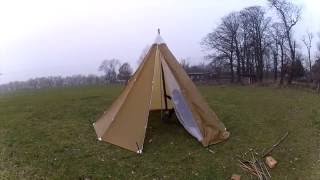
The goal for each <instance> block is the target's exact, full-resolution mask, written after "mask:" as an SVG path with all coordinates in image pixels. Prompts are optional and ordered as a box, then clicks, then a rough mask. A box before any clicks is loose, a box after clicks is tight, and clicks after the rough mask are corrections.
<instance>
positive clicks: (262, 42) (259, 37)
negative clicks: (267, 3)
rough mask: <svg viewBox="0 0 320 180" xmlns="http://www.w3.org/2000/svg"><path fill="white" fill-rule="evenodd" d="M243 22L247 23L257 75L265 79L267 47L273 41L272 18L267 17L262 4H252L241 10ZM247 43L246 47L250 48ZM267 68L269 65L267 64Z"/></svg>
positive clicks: (260, 78)
mask: <svg viewBox="0 0 320 180" xmlns="http://www.w3.org/2000/svg"><path fill="white" fill-rule="evenodd" d="M241 17H242V19H244V20H242V22H245V23H246V31H248V32H247V35H248V36H249V45H250V46H251V47H250V46H249V47H250V48H251V49H252V52H251V53H252V54H253V56H254V60H255V62H254V64H255V66H256V68H255V69H256V75H257V77H258V80H259V81H260V82H261V81H262V80H263V71H264V66H265V61H264V55H265V54H266V50H267V47H268V46H269V44H270V43H271V41H270V38H269V37H268V33H269V30H268V28H269V27H270V21H271V19H270V18H266V17H265V11H264V10H263V8H262V7H261V6H252V7H248V8H245V9H244V10H242V11H241ZM249 47H248V44H246V48H249ZM266 68H267V66H266Z"/></svg>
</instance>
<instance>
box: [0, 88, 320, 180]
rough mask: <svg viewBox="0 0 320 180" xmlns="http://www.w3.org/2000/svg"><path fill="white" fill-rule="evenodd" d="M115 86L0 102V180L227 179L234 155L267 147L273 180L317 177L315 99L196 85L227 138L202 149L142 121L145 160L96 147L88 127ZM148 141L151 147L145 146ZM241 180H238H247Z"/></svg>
mask: <svg viewBox="0 0 320 180" xmlns="http://www.w3.org/2000/svg"><path fill="white" fill-rule="evenodd" d="M121 88H122V87H120V86H115V87H81V88H66V89H50V90H41V91H32V92H16V93H10V94H5V95H1V96H0V179H83V178H86V177H89V178H91V179H226V178H228V177H230V176H231V175H232V174H233V173H238V174H242V175H245V173H244V172H243V171H242V170H241V169H240V168H239V167H238V165H237V161H236V157H235V156H236V155H237V154H240V153H241V152H245V151H247V150H248V148H256V149H259V150H262V149H263V148H268V147H270V146H271V145H272V144H274V143H275V141H276V140H277V139H278V138H279V137H281V136H282V135H283V134H284V133H285V132H286V131H289V132H290V134H289V136H288V138H287V139H286V140H285V141H284V142H283V143H282V144H281V145H280V147H279V148H277V149H275V150H274V152H273V153H272V155H273V156H274V158H275V159H277V160H278V161H279V164H278V166H277V167H276V168H275V169H274V170H272V172H271V174H272V176H273V179H281V180H282V179H290V180H291V179H320V96H319V95H316V94H313V93H310V92H304V91H299V90H294V89H279V88H273V87H238V86H217V87H212V86H201V87H200V90H201V92H202V94H203V95H204V96H205V98H206V99H207V101H208V103H209V105H210V106H211V107H212V108H213V109H214V111H215V112H216V113H217V114H218V116H219V117H220V119H221V120H222V121H223V122H224V123H225V125H226V127H227V128H228V129H229V131H230V132H231V136H230V139H229V140H228V141H226V142H224V143H220V144H217V145H212V146H210V147H209V148H210V149H211V151H213V152H214V153H211V152H210V151H209V149H208V148H204V147H202V146H201V144H200V143H199V142H197V141H196V140H195V139H194V138H192V137H191V136H190V135H189V134H188V133H187V132H186V131H185V130H184V129H183V128H182V127H181V125H179V123H177V121H174V120H175V119H174V120H173V122H172V123H170V124H165V123H162V122H161V121H160V114H159V113H157V112H152V113H151V114H150V116H149V127H148V129H147V136H146V141H145V142H146V143H145V145H144V154H143V155H142V156H138V155H136V154H135V153H132V152H129V151H127V150H124V149H122V148H119V147H117V146H114V145H111V144H108V143H104V142H98V141H97V140H96V135H95V132H94V130H93V128H92V125H91V124H92V123H93V122H94V121H95V120H96V118H97V117H99V115H100V114H101V113H102V112H103V111H104V110H105V109H107V108H108V107H109V106H110V104H111V103H112V101H113V100H114V99H115V98H116V97H117V96H118V95H119V93H120V89H121ZM150 139H152V142H149V140H150ZM248 178H249V177H248V176H245V177H244V179H248Z"/></svg>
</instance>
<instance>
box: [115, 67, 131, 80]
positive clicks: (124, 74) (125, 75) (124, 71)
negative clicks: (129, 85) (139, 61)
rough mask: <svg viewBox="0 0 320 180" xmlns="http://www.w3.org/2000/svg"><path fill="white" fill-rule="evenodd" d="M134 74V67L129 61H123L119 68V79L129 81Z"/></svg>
mask: <svg viewBox="0 0 320 180" xmlns="http://www.w3.org/2000/svg"><path fill="white" fill-rule="evenodd" d="M131 75H132V68H131V66H130V64H129V63H127V62H125V63H123V64H122V65H121V66H120V68H119V74H118V79H120V80H125V81H128V80H129V79H130V76H131Z"/></svg>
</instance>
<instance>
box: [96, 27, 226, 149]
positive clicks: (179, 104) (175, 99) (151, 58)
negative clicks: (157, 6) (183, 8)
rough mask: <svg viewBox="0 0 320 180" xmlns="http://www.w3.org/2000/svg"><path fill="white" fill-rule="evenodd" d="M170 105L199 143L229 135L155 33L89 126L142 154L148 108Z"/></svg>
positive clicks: (114, 141) (206, 144)
mask: <svg viewBox="0 0 320 180" xmlns="http://www.w3.org/2000/svg"><path fill="white" fill-rule="evenodd" d="M170 108H174V111H175V113H176V116H177V118H178V120H179V122H180V123H181V124H182V125H183V127H184V128H185V129H186V130H187V131H188V132H189V133H190V134H191V135H192V136H193V137H195V138H196V139H197V140H198V141H199V142H201V143H202V145H203V146H208V145H210V144H215V143H218V142H221V141H223V140H225V139H227V138H228V137H229V133H228V132H227V131H226V128H225V126H224V125H223V123H222V122H221V121H220V120H219V119H218V117H217V116H216V114H215V113H214V112H213V111H212V110H211V109H210V107H209V106H208V104H207V103H206V102H205V100H204V98H203V97H202V96H201V95H200V93H199V92H198V90H197V88H196V86H195V85H194V84H193V82H192V81H191V80H190V78H189V77H188V75H187V73H186V72H185V71H184V69H183V68H182V67H181V65H180V64H179V63H178V61H177V60H176V58H175V57H174V56H173V54H172V53H171V51H170V50H169V49H168V47H167V45H166V44H165V43H164V41H163V40H162V38H161V37H160V32H159V34H158V36H157V38H156V41H155V43H154V44H153V45H152V46H151V48H150V49H149V51H148V53H147V55H146V56H145V57H144V59H143V61H142V63H141V64H140V66H139V67H138V69H137V71H136V72H135V73H134V74H133V76H132V78H131V79H130V80H129V82H128V83H127V85H126V87H125V88H124V89H123V91H122V93H121V94H120V96H119V97H118V98H117V99H116V100H115V101H114V102H113V104H112V105H111V107H110V108H109V110H108V111H106V112H105V113H104V114H103V115H102V116H101V118H100V119H98V121H97V122H96V123H94V124H93V125H94V129H95V131H96V134H97V137H98V139H99V140H100V141H106V142H109V143H112V144H115V145H118V146H120V147H123V148H126V149H128V150H131V151H134V152H137V153H142V149H143V143H144V139H145V134H146V129H147V125H148V116H149V111H150V110H167V109H170Z"/></svg>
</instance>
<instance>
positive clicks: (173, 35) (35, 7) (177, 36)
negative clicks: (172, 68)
mask: <svg viewBox="0 0 320 180" xmlns="http://www.w3.org/2000/svg"><path fill="white" fill-rule="evenodd" d="M294 2H296V3H297V4H299V5H301V6H303V16H302V20H301V22H300V23H299V24H298V26H297V27H296V29H295V31H296V32H297V37H298V38H297V39H298V40H300V39H301V37H300V36H301V35H302V33H303V32H305V31H306V29H309V30H310V31H313V32H314V33H316V32H319V30H320V23H319V19H320V11H319V7H320V1H319V0H304V1H303V0H294ZM253 5H262V6H265V7H266V10H269V8H268V5H267V1H266V0H193V1H191V0H175V1H173V0H159V1H151V0H114V1H107V0H88V1H81V0H54V1H47V0H39V1H37V0H28V1H26V0H21V1H15V0H10V1H9V0H0V73H1V74H2V75H1V76H0V84H1V83H6V82H9V81H16V80H27V79H29V78H34V77H40V76H56V75H62V76H67V75H73V74H99V72H98V71H97V69H98V66H99V64H100V63H101V61H102V60H104V59H108V58H118V59H120V60H121V61H122V62H124V61H127V62H129V63H130V64H131V65H132V66H133V67H136V66H137V59H138V57H139V55H140V54H141V51H142V50H143V49H144V48H145V47H146V46H147V45H151V44H152V42H153V41H154V38H155V36H156V31H157V28H158V27H160V29H161V35H162V37H163V39H164V40H165V42H166V43H167V44H168V46H169V48H170V49H171V50H172V51H173V53H174V54H175V56H176V57H177V58H182V57H183V58H191V59H192V61H193V62H195V61H202V58H203V56H204V55H205V52H203V51H201V47H200V45H199V43H200V41H201V39H202V38H203V37H204V36H205V35H206V34H207V33H209V32H210V31H212V30H213V28H214V27H216V26H217V25H218V24H219V22H220V19H221V17H223V16H224V15H226V14H228V13H229V12H231V11H237V10H241V9H242V8H244V7H247V6H253ZM316 40H318V39H316Z"/></svg>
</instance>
